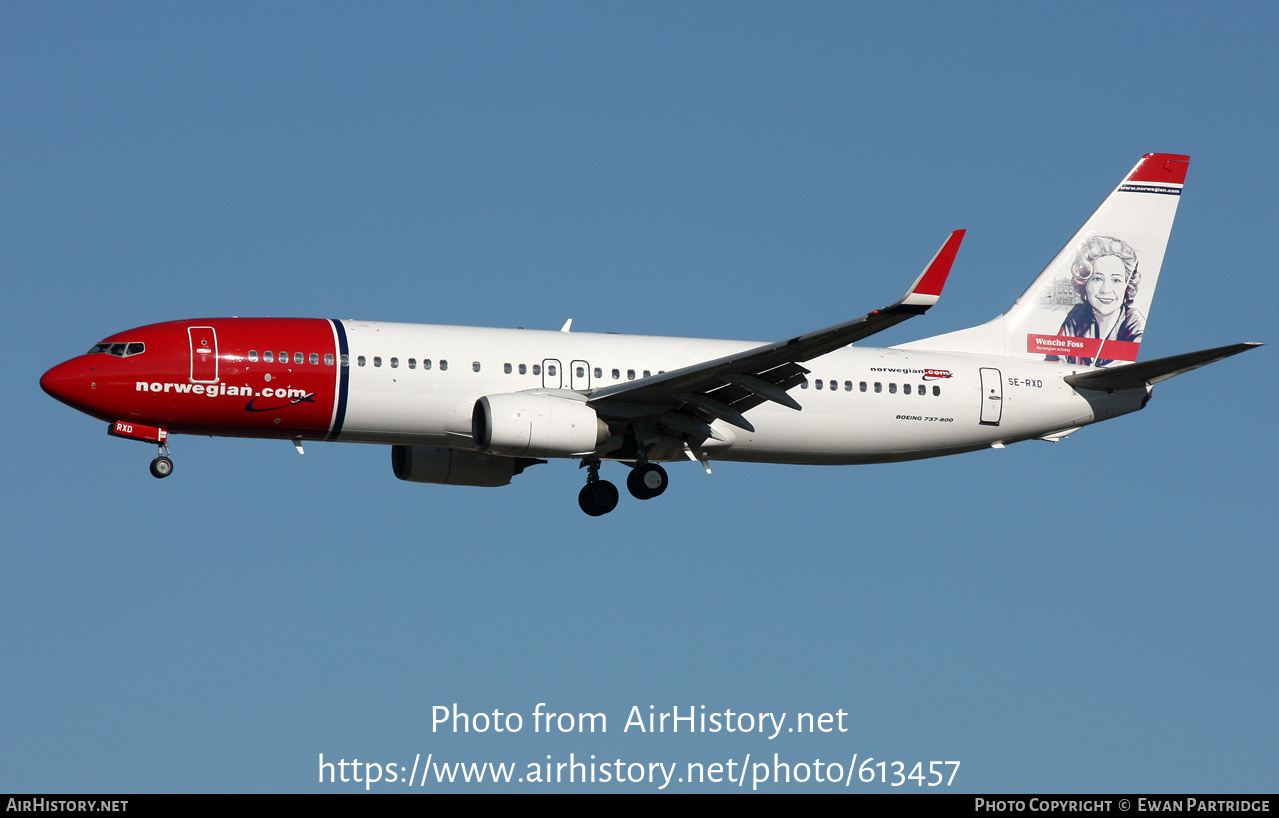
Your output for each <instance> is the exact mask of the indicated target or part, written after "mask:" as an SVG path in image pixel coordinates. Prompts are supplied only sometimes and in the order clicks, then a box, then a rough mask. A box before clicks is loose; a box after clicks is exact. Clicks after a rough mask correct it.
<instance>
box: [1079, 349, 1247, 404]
mask: <svg viewBox="0 0 1279 818" xmlns="http://www.w3.org/2000/svg"><path fill="white" fill-rule="evenodd" d="M1259 346H1261V344H1259V343H1256V342H1249V343H1244V344H1231V345H1230V346H1226V347H1217V348H1215V349H1203V350H1200V351H1198V352H1186V353H1183V354H1181V355H1170V356H1168V357H1167V358H1156V359H1155V360H1153V361H1145V362H1143V363H1139V364H1128V365H1127V366H1118V367H1113V368H1111V369H1096V370H1093V371H1091V372H1081V373H1079V374H1077V375H1067V376H1066V383H1068V384H1070V385H1071V386H1073V387H1076V388H1077V389H1097V390H1103V391H1106V392H1114V391H1116V390H1120V389H1144V388H1146V387H1147V386H1154V385H1155V384H1157V383H1159V382H1160V381H1166V380H1168V379H1169V378H1172V377H1176V376H1177V375H1181V374H1182V373H1185V372H1189V371H1190V370H1192V369H1198V368H1199V367H1201V366H1206V365H1207V364H1210V363H1213V362H1214V361H1220V360H1222V359H1223V358H1229V357H1230V356H1231V355H1238V354H1239V353H1240V352H1247V351H1248V350H1250V349H1252V348H1254V347H1259Z"/></svg>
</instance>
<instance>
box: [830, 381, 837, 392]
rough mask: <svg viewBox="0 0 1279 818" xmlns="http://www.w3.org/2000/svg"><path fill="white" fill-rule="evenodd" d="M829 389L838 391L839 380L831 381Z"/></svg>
mask: <svg viewBox="0 0 1279 818" xmlns="http://www.w3.org/2000/svg"><path fill="white" fill-rule="evenodd" d="M830 391H832V392H838V391H839V381H831V382H830Z"/></svg>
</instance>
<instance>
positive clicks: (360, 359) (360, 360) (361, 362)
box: [355, 355, 364, 366]
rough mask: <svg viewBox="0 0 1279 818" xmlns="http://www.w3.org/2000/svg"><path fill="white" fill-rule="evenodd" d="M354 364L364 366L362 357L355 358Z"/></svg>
mask: <svg viewBox="0 0 1279 818" xmlns="http://www.w3.org/2000/svg"><path fill="white" fill-rule="evenodd" d="M355 362H356V363H358V364H359V365H360V366H364V356H363V355H361V356H360V357H358V358H356V359H355Z"/></svg>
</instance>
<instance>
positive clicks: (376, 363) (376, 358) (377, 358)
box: [373, 355, 382, 366]
mask: <svg viewBox="0 0 1279 818" xmlns="http://www.w3.org/2000/svg"><path fill="white" fill-rule="evenodd" d="M373 365H374V366H381V365H382V356H381V355H374V356H373Z"/></svg>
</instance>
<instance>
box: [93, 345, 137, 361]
mask: <svg viewBox="0 0 1279 818" xmlns="http://www.w3.org/2000/svg"><path fill="white" fill-rule="evenodd" d="M146 350H147V347H146V344H143V343H141V342H140V341H132V342H129V341H126V342H124V343H120V342H119V341H116V342H111V343H108V342H106V341H104V342H102V343H101V344H95V345H94V347H93V349H91V350H89V354H90V355H96V354H98V353H102V352H104V353H106V354H107V355H114V356H116V357H117V358H128V357H129V356H130V355H141V354H142V353H143V352H146Z"/></svg>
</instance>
